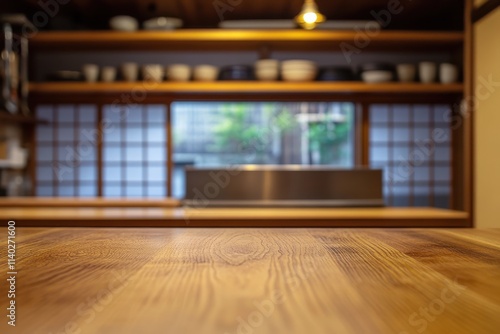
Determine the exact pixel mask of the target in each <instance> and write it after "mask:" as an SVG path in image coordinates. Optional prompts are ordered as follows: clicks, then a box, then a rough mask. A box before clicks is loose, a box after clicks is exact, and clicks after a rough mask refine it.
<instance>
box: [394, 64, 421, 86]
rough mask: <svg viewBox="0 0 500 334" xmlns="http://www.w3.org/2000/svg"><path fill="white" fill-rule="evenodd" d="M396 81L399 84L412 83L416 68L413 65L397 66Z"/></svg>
mask: <svg viewBox="0 0 500 334" xmlns="http://www.w3.org/2000/svg"><path fill="white" fill-rule="evenodd" d="M396 69H397V72H398V79H399V81H400V82H413V81H415V76H416V74H417V67H416V66H415V65H413V64H398V65H397V67H396Z"/></svg>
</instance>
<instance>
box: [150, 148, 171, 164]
mask: <svg viewBox="0 0 500 334" xmlns="http://www.w3.org/2000/svg"><path fill="white" fill-rule="evenodd" d="M166 151H167V150H166V149H165V147H164V146H153V145H151V146H148V148H147V159H148V162H164V161H167V155H166V154H167V153H166Z"/></svg>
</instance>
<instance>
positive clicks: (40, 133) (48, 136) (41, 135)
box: [36, 125, 54, 142]
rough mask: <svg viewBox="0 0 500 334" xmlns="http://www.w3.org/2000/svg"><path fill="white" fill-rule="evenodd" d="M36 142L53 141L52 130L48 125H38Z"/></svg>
mask: <svg viewBox="0 0 500 334" xmlns="http://www.w3.org/2000/svg"><path fill="white" fill-rule="evenodd" d="M36 140H37V141H38V142H52V141H53V140H54V128H53V127H51V126H48V125H38V126H37V128H36Z"/></svg>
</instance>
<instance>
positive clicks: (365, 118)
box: [361, 103, 370, 166]
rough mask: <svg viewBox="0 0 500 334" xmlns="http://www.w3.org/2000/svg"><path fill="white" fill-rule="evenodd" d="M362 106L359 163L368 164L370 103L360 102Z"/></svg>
mask: <svg viewBox="0 0 500 334" xmlns="http://www.w3.org/2000/svg"><path fill="white" fill-rule="evenodd" d="M361 108H362V111H361V112H362V134H361V145H362V148H363V149H362V157H361V165H362V166H370V105H369V104H368V103H361Z"/></svg>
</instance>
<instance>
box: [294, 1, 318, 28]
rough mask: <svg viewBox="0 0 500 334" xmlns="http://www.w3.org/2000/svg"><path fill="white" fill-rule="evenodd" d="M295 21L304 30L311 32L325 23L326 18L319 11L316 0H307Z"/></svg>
mask: <svg viewBox="0 0 500 334" xmlns="http://www.w3.org/2000/svg"><path fill="white" fill-rule="evenodd" d="M295 21H296V22H297V23H298V24H299V25H300V26H301V27H302V28H304V29H307V30H311V29H314V28H316V26H317V25H318V24H319V23H322V22H324V21H325V16H324V15H323V14H321V13H320V12H319V10H318V6H317V5H316V3H315V2H314V0H305V2H304V5H303V6H302V10H301V12H300V13H299V15H297V16H296V17H295Z"/></svg>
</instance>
